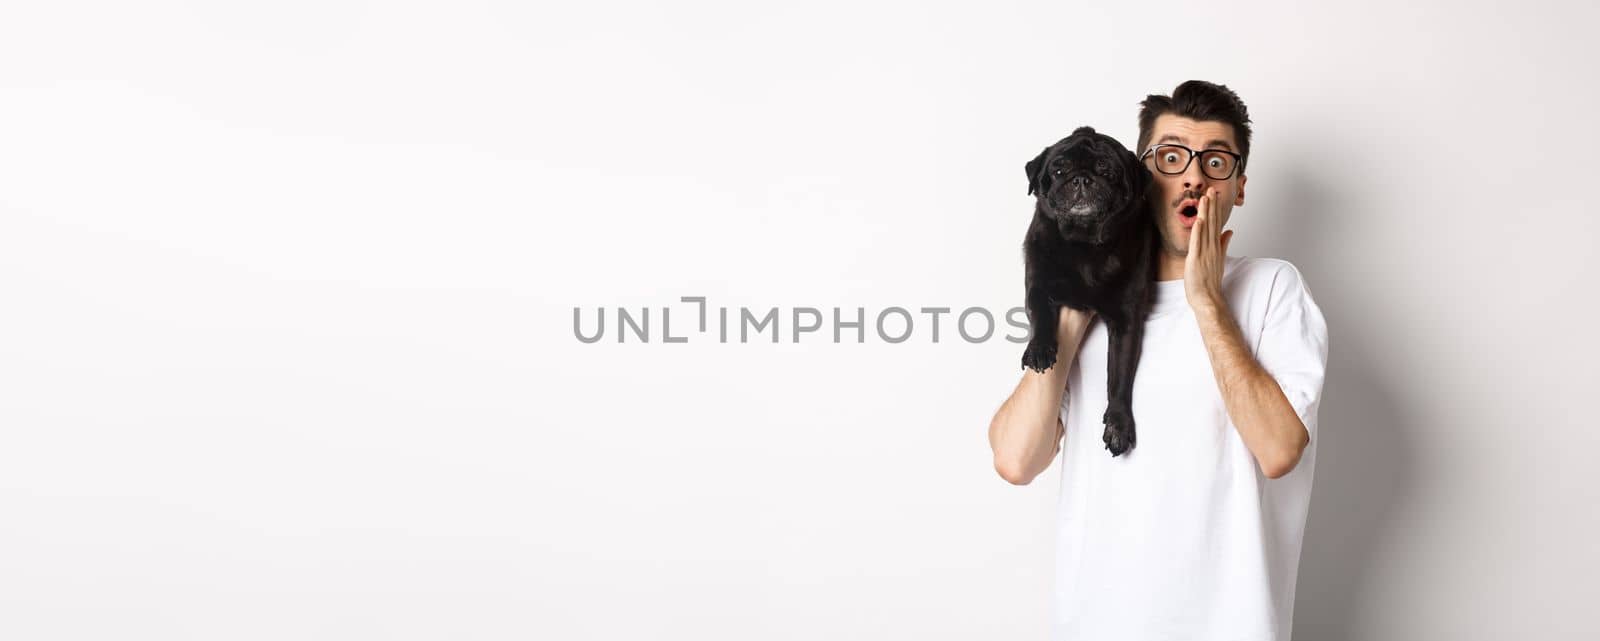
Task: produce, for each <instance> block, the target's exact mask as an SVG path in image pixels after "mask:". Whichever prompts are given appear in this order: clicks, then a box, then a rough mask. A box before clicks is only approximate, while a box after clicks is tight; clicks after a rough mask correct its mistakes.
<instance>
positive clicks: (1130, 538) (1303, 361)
mask: <svg viewBox="0 0 1600 641" xmlns="http://www.w3.org/2000/svg"><path fill="white" fill-rule="evenodd" d="M1141 104H1142V109H1141V111H1140V114H1139V144H1138V147H1137V148H1136V149H1135V152H1136V153H1139V154H1141V158H1142V160H1143V162H1144V163H1145V166H1147V167H1149V168H1150V169H1151V172H1152V174H1153V176H1154V178H1155V184H1154V185H1152V187H1151V190H1152V191H1151V207H1152V212H1151V215H1152V216H1153V218H1154V221H1155V223H1156V224H1157V225H1158V226H1159V228H1160V238H1161V251H1160V256H1159V262H1160V265H1159V269H1158V270H1157V277H1156V279H1157V282H1156V283H1154V284H1153V288H1152V289H1153V292H1152V296H1153V304H1152V308H1151V311H1150V316H1149V317H1148V318H1147V319H1146V321H1145V323H1146V324H1145V335H1144V343H1143V355H1142V357H1141V360H1140V363H1139V369H1138V372H1137V374H1136V376H1135V379H1134V394H1133V414H1134V418H1135V420H1136V421H1137V430H1138V444H1137V446H1135V447H1134V448H1133V449H1132V450H1129V451H1128V452H1127V453H1126V454H1124V455H1122V456H1117V457H1112V456H1111V455H1110V454H1109V453H1108V452H1107V451H1106V450H1105V448H1104V446H1103V444H1102V442H1101V430H1102V425H1101V420H1102V414H1103V413H1104V412H1105V408H1106V374H1107V338H1108V337H1107V335H1106V331H1105V326H1104V324H1103V323H1098V322H1095V319H1094V318H1093V314H1092V313H1085V312H1077V311H1075V310H1071V309H1069V308H1064V309H1063V311H1064V312H1067V313H1063V314H1062V315H1061V324H1060V327H1059V329H1058V336H1059V337H1060V346H1061V347H1060V351H1059V353H1058V356H1057V360H1056V363H1055V366H1053V367H1051V368H1049V369H1047V370H1045V371H1044V372H1042V373H1039V372H1033V371H1031V370H1024V371H1023V374H1022V380H1021V382H1020V383H1018V384H1017V388H1016V390H1015V391H1014V392H1012V394H1011V397H1010V398H1008V399H1007V400H1006V402H1005V403H1004V404H1003V405H1002V406H1001V407H1000V409H999V411H998V412H996V413H995V416H994V420H993V421H992V422H991V424H990V426H989V440H990V445H991V447H992V448H993V449H994V461H995V468H996V470H997V471H999V473H1000V475H1001V476H1002V477H1004V478H1005V479H1006V480H1007V481H1010V482H1011V483H1014V484H1018V485H1022V484H1026V483H1028V482H1030V481H1032V480H1033V478H1034V477H1035V476H1037V475H1038V474H1039V473H1040V472H1043V471H1044V469H1045V468H1046V467H1048V466H1049V465H1050V461H1051V460H1052V459H1053V458H1054V457H1055V455H1056V453H1057V452H1060V453H1061V459H1062V469H1061V497H1060V508H1059V509H1060V517H1059V521H1058V523H1059V529H1058V537H1057V541H1058V542H1057V546H1056V550H1055V559H1056V589H1055V595H1054V597H1055V598H1054V600H1053V612H1054V617H1053V621H1052V628H1051V629H1052V633H1051V638H1052V639H1054V640H1056V641H1072V640H1079V639H1092V640H1097V641H1098V640H1105V639H1116V640H1119V641H1146V640H1150V641H1153V640H1156V639H1163V640H1166V639H1184V640H1186V641H1223V640H1227V641H1286V640H1287V639H1289V635H1290V631H1291V630H1292V615H1293V608H1294V588H1295V580H1296V574H1297V571H1298V566H1299V558H1300V543H1301V539H1302V534H1303V532H1304V527H1305V520H1306V511H1307V505H1308V502H1309V499H1310V495H1311V480H1312V471H1313V468H1314V466H1315V463H1316V434H1317V408H1318V406H1319V403H1320V399H1321V396H1322V382H1323V377H1324V373H1325V370H1326V365H1327V355H1328V336H1327V326H1326V324H1325V322H1324V320H1323V316H1322V311H1321V309H1319V308H1318V307H1317V304H1316V302H1315V301H1314V300H1313V299H1312V297H1311V293H1310V290H1309V289H1308V288H1307V286H1306V283H1305V280H1304V279H1303V278H1302V277H1301V274H1300V272H1299V270H1298V269H1296V268H1295V266H1294V265H1293V264H1291V263H1289V262H1288V261H1284V260H1279V259H1273V258H1252V257H1245V256H1228V255H1227V249H1228V243H1229V241H1230V240H1231V239H1232V238H1233V232H1232V231H1231V230H1230V231H1225V232H1224V231H1222V229H1223V228H1224V227H1226V226H1227V223H1228V219H1229V216H1230V215H1231V214H1232V211H1233V208H1234V207H1238V206H1242V205H1244V195H1245V191H1244V187H1245V174H1244V171H1245V165H1246V161H1247V160H1248V159H1249V156H1250V125H1249V122H1250V119H1249V116H1248V114H1247V112H1246V109H1245V106H1244V103H1243V101H1241V100H1240V99H1239V97H1238V96H1237V95H1236V94H1235V93H1234V92H1233V91H1231V90H1229V89H1228V88H1227V87H1225V86H1222V85H1216V84H1212V83H1208V82H1202V81H1197V80H1192V81H1189V82H1185V83H1183V84H1181V85H1179V86H1178V87H1177V89H1175V90H1174V91H1173V92H1172V95H1171V96H1161V95H1151V96H1149V97H1147V98H1146V99H1145V100H1144V101H1143V102H1142V103H1141ZM1190 207H1193V208H1194V209H1193V210H1192V211H1193V212H1194V213H1196V214H1197V215H1196V216H1194V217H1192V218H1191V217H1189V216H1185V215H1184V212H1185V210H1186V209H1189V208H1190ZM1080 343H1081V344H1080ZM1074 347H1076V348H1077V349H1073V348H1074Z"/></svg>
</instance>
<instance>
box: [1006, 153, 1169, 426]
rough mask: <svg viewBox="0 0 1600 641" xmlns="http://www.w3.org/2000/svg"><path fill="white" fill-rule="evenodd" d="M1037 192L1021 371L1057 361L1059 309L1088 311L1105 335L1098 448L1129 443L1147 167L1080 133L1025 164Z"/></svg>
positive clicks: (1144, 309) (1147, 218) (1147, 272)
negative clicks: (1027, 329)
mask: <svg viewBox="0 0 1600 641" xmlns="http://www.w3.org/2000/svg"><path fill="white" fill-rule="evenodd" d="M1027 170H1028V193H1029V194H1030V195H1034V194H1036V195H1037V198H1036V205H1035V207H1034V210H1033V222H1032V223H1031V224H1030V225H1029V226H1028V236H1027V239H1026V240H1025V241H1023V244H1022V251H1023V256H1024V260H1025V263H1026V286H1027V300H1026V303H1027V311H1028V322H1029V325H1030V327H1031V335H1030V338H1029V341H1028V348H1027V350H1026V351H1025V352H1023V354H1022V365H1023V367H1029V368H1033V369H1034V370H1036V371H1044V370H1045V369H1047V368H1049V367H1050V366H1052V365H1054V364H1055V362H1056V347H1057V346H1056V329H1057V326H1058V324H1059V323H1060V309H1059V308H1058V306H1059V305H1066V306H1068V307H1071V308H1073V309H1080V310H1082V309H1092V310H1094V312H1095V313H1096V314H1097V315H1098V317H1099V318H1100V319H1102V320H1103V321H1104V322H1105V324H1106V328H1107V330H1109V331H1110V333H1111V345H1110V354H1109V355H1108V356H1109V358H1108V360H1109V363H1108V365H1107V377H1106V383H1107V385H1106V387H1107V390H1106V392H1107V399H1108V401H1107V405H1106V413H1105V416H1104V418H1103V421H1104V422H1105V426H1106V427H1105V433H1104V434H1103V436H1102V437H1103V439H1104V440H1105V443H1106V449H1109V450H1111V455H1112V456H1117V455H1120V454H1122V453H1123V452H1126V451H1128V449H1130V448H1132V447H1133V446H1134V443H1135V440H1136V439H1135V435H1134V424H1133V376H1134V372H1135V371H1137V370H1138V367H1139V353H1140V351H1141V348H1142V347H1143V343H1144V319H1145V315H1146V314H1148V313H1149V311H1150V295H1151V292H1150V289H1151V287H1152V285H1151V282H1152V280H1153V279H1154V278H1155V273H1156V272H1155V269H1156V265H1155V260H1156V251H1157V246H1156V243H1157V242H1159V234H1158V232H1157V230H1156V228H1155V224H1156V223H1155V221H1154V220H1152V218H1151V215H1150V213H1149V210H1148V205H1147V198H1148V194H1147V191H1148V190H1149V188H1150V184H1151V182H1152V180H1153V178H1152V176H1151V175H1150V170H1149V169H1147V168H1145V166H1144V163H1141V162H1139V159H1138V157H1137V156H1135V155H1134V154H1133V152H1131V151H1128V149H1127V148H1126V147H1123V146H1122V144H1121V143H1119V142H1117V141H1116V139H1114V138H1112V137H1110V136H1107V135H1105V134H1102V133H1097V132H1095V130H1094V129H1093V128H1092V127H1079V128H1078V129H1076V130H1074V131H1073V132H1072V135H1070V136H1067V137H1066V138H1062V139H1061V141H1060V142H1057V143H1056V144H1054V145H1051V146H1049V147H1047V148H1045V150H1044V151H1043V152H1040V153H1039V157H1037V158H1034V159H1033V160H1030V161H1028V164H1027Z"/></svg>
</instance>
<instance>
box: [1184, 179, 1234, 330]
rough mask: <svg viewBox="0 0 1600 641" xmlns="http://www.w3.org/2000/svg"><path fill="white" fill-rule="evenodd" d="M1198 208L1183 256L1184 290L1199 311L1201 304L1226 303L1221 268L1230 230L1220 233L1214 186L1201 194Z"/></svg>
mask: <svg viewBox="0 0 1600 641" xmlns="http://www.w3.org/2000/svg"><path fill="white" fill-rule="evenodd" d="M1197 209H1199V210H1200V213H1199V216H1198V217H1197V219H1196V220H1195V221H1194V227H1193V228H1191V229H1190V230H1189V255H1188V256H1186V257H1184V259H1183V292H1184V294H1185V295H1186V296H1187V298H1188V300H1189V307H1190V308H1193V309H1195V310H1197V311H1201V310H1202V308H1204V307H1210V308H1213V309H1214V308H1217V307H1225V306H1226V303H1225V301H1224V300H1223V298H1222V270H1223V266H1224V265H1225V264H1226V260H1225V259H1226V258H1227V256H1228V241H1229V240H1230V239H1232V238H1233V230H1231V229H1230V230H1228V231H1227V232H1226V233H1221V234H1220V236H1219V232H1221V229H1220V228H1219V227H1218V226H1217V224H1216V220H1217V209H1218V207H1217V190H1216V189H1212V190H1210V191H1208V192H1206V193H1205V194H1203V195H1201V196H1200V206H1199V207H1197Z"/></svg>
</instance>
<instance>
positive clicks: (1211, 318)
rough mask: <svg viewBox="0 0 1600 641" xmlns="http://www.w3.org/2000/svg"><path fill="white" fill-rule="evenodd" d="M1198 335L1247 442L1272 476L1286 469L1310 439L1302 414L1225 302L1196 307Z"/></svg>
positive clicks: (1226, 402)
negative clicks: (1259, 357) (1263, 364)
mask: <svg viewBox="0 0 1600 641" xmlns="http://www.w3.org/2000/svg"><path fill="white" fill-rule="evenodd" d="M1195 319H1196V320H1197V321H1198V322H1199V324H1200V335H1201V336H1202V337H1204V339H1205V345H1206V352H1207V353H1208V354H1210V356H1211V369H1212V373H1213V374H1215V376H1216V379H1217V387H1218V389H1219V390H1220V391H1221V393H1222V402H1223V404H1224V405H1225V406H1226V407H1227V409H1228V416H1229V417H1230V418H1232V419H1233V424H1234V426H1235V427H1236V428H1238V430H1239V437H1240V439H1241V440H1243V441H1244V444H1245V447H1246V448H1248V449H1249V450H1250V453H1251V454H1253V455H1254V456H1255V458H1256V463H1257V464H1259V465H1260V466H1261V471H1262V473H1264V474H1266V475H1267V476H1268V477H1269V478H1278V477H1280V476H1283V475H1284V474H1288V473H1289V471H1290V470H1292V469H1294V466H1295V465H1296V464H1298V463H1299V462H1300V454H1301V452H1302V451H1304V449H1305V446H1306V445H1307V444H1308V443H1309V442H1310V436H1309V435H1308V434H1307V432H1306V428H1305V425H1302V424H1301V422H1300V416H1299V414H1296V413H1295V411H1294V406H1293V405H1291V404H1290V403H1289V398H1288V397H1287V396H1285V395H1284V393H1283V388H1282V387H1279V386H1278V381H1276V380H1274V379H1273V378H1272V375H1271V374H1270V373H1268V372H1267V370H1266V369H1265V368H1263V367H1261V363H1260V362H1259V361H1257V360H1256V358H1255V357H1254V356H1252V355H1251V354H1250V350H1249V348H1248V347H1246V346H1245V343H1244V333H1243V332H1242V331H1240V329H1239V324H1238V322H1237V321H1235V319H1234V317H1233V312H1232V310H1230V309H1229V308H1228V306H1227V304H1226V303H1221V302H1218V303H1215V304H1208V305H1200V306H1197V307H1196V308H1195Z"/></svg>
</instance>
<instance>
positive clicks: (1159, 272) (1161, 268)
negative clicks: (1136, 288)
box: [1156, 252, 1185, 280]
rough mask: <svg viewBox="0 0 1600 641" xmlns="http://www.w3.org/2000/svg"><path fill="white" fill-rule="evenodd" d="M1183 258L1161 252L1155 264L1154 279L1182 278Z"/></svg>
mask: <svg viewBox="0 0 1600 641" xmlns="http://www.w3.org/2000/svg"><path fill="white" fill-rule="evenodd" d="M1184 260H1185V259H1184V257H1183V256H1174V255H1172V254H1169V253H1167V252H1161V260H1160V262H1159V264H1158V265H1157V266H1156V280H1182V279H1183V269H1184V265H1185V262H1184Z"/></svg>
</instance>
